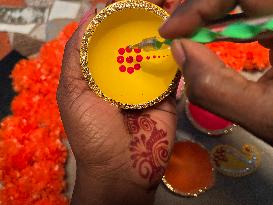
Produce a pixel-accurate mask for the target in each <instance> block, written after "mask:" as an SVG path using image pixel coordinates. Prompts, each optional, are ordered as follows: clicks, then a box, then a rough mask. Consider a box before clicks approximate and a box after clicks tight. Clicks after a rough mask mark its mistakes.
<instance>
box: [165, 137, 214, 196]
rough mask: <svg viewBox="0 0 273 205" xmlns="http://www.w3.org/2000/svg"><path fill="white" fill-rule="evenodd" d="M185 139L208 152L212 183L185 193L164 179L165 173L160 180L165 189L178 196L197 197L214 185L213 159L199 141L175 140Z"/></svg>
mask: <svg viewBox="0 0 273 205" xmlns="http://www.w3.org/2000/svg"><path fill="white" fill-rule="evenodd" d="M186 141H189V142H192V143H196V144H198V145H199V146H200V147H202V148H203V149H205V150H206V151H207V152H208V155H209V161H210V163H211V166H212V168H211V171H212V175H213V183H212V184H211V185H210V186H208V187H204V188H202V189H199V190H198V192H196V193H185V192H181V191H178V190H176V189H175V188H174V187H173V186H172V185H171V184H170V183H169V182H168V181H167V179H166V177H165V175H164V176H163V177H162V179H161V180H162V182H163V184H164V185H165V186H166V187H167V189H169V190H170V191H171V192H173V193H175V194H177V195H180V196H183V197H188V198H191V197H198V196H199V195H200V194H202V193H204V192H206V191H208V190H209V189H211V188H212V187H213V186H214V185H215V181H216V176H215V168H214V164H213V161H212V158H211V152H210V151H209V150H208V149H207V148H206V147H205V146H204V145H202V144H201V143H199V142H196V141H194V140H193V139H183V140H179V141H177V143H179V142H186Z"/></svg>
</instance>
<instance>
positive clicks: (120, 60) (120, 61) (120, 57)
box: [117, 56, 124, 64]
mask: <svg viewBox="0 0 273 205" xmlns="http://www.w3.org/2000/svg"><path fill="white" fill-rule="evenodd" d="M117 62H118V63H120V64H121V63H123V62H124V57H123V56H118V57H117Z"/></svg>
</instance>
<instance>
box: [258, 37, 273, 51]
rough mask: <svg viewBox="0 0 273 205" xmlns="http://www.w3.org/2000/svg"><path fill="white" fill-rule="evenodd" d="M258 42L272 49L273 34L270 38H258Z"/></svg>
mask: <svg viewBox="0 0 273 205" xmlns="http://www.w3.org/2000/svg"><path fill="white" fill-rule="evenodd" d="M259 43H260V44H261V45H262V46H264V47H266V48H269V49H273V36H272V38H267V39H263V40H259Z"/></svg>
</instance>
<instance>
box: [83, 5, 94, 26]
mask: <svg viewBox="0 0 273 205" xmlns="http://www.w3.org/2000/svg"><path fill="white" fill-rule="evenodd" d="M95 13H96V9H90V10H88V11H86V12H85V13H84V14H83V16H82V18H81V20H80V22H79V26H80V25H82V24H84V23H85V22H86V21H87V20H88V19H89V17H90V16H91V15H93V14H95Z"/></svg>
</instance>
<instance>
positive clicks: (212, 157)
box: [210, 144, 261, 178]
mask: <svg viewBox="0 0 273 205" xmlns="http://www.w3.org/2000/svg"><path fill="white" fill-rule="evenodd" d="M221 146H222V147H227V148H232V149H234V150H236V151H238V152H242V149H243V148H244V147H245V146H252V147H253V148H254V149H255V151H256V154H257V159H256V160H257V161H256V162H257V163H256V164H255V167H254V168H253V170H248V171H246V172H244V173H231V172H230V173H228V172H226V171H223V170H222V169H221V168H219V167H218V166H216V163H215V161H214V160H213V159H214V156H213V154H214V153H215V151H216V150H217V149H218V148H219V147H221ZM210 157H211V161H212V165H213V167H214V169H215V170H216V171H217V172H219V173H220V174H222V175H223V176H227V177H234V178H241V177H245V176H248V175H251V174H253V173H255V172H256V171H257V169H258V168H259V167H260V165H261V153H260V152H259V151H258V149H257V148H256V147H255V146H253V145H249V144H244V145H242V147H241V149H237V148H235V147H233V146H231V145H227V144H218V145H216V146H214V147H213V148H212V150H211V152H210Z"/></svg>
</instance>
